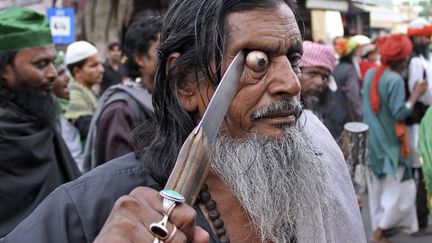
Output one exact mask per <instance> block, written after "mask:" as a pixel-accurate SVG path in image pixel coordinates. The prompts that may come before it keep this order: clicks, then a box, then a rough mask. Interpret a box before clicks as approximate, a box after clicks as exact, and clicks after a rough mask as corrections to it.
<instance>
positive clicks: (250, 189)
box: [210, 126, 334, 243]
mask: <svg viewBox="0 0 432 243" xmlns="http://www.w3.org/2000/svg"><path fill="white" fill-rule="evenodd" d="M221 133H226V132H221ZM213 149H214V150H213V151H214V154H213V156H212V162H211V163H210V166H211V170H212V171H213V172H214V173H215V174H216V175H218V176H219V177H220V178H222V180H223V181H224V182H225V183H226V184H227V185H228V187H229V189H230V190H232V192H233V194H234V195H236V196H237V197H238V199H239V200H240V202H241V204H242V206H243V207H244V209H245V210H246V212H247V213H248V215H249V216H250V218H251V219H252V221H253V223H254V224H255V226H256V228H257V229H258V230H259V235H260V237H261V241H262V242H266V241H273V242H281V243H286V242H290V239H293V238H294V237H295V238H297V239H298V240H300V239H301V241H302V242H315V241H316V239H327V242H329V240H328V239H329V238H331V236H330V235H329V234H331V232H332V229H331V225H333V223H334V222H332V220H333V218H332V211H333V208H334V203H333V202H332V200H331V192H330V191H331V188H330V186H329V180H330V179H329V178H330V174H329V171H328V165H327V164H326V163H325V162H324V161H322V160H321V158H320V156H319V155H317V150H316V149H315V148H314V147H313V145H312V142H311V141H310V140H309V138H307V137H306V135H305V134H304V133H302V132H301V131H300V129H299V128H298V127H297V126H293V127H290V128H286V129H285V134H284V136H283V137H282V138H280V139H272V140H270V139H266V138H264V137H262V136H260V135H257V134H251V135H249V136H248V137H246V138H242V139H233V138H232V137H230V136H229V135H227V134H225V135H219V136H218V137H217V138H216V140H215V142H214V145H213Z"/></svg>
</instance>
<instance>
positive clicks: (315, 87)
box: [300, 67, 331, 96]
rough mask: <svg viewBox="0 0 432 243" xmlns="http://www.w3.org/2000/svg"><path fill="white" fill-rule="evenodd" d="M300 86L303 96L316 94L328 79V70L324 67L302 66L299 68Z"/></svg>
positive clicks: (324, 87) (322, 89)
mask: <svg viewBox="0 0 432 243" xmlns="http://www.w3.org/2000/svg"><path fill="white" fill-rule="evenodd" d="M301 72H302V74H301V78H300V82H301V87H302V95H303V96H318V95H319V94H320V93H322V92H323V91H324V90H325V89H326V88H327V87H328V83H329V81H330V76H331V73H330V70H328V69H327V68H324V67H303V68H302V70H301Z"/></svg>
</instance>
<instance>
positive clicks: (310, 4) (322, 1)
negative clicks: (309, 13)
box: [306, 0, 349, 12]
mask: <svg viewBox="0 0 432 243" xmlns="http://www.w3.org/2000/svg"><path fill="white" fill-rule="evenodd" d="M306 8H308V9H321V10H333V11H339V12H348V9H349V4H348V0H307V1H306Z"/></svg>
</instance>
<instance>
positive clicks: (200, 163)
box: [165, 50, 245, 205]
mask: <svg viewBox="0 0 432 243" xmlns="http://www.w3.org/2000/svg"><path fill="white" fill-rule="evenodd" d="M244 63H245V53H244V51H243V50H242V51H240V52H239V53H238V54H237V55H236V56H235V58H234V59H233V61H232V62H231V64H230V65H229V67H228V69H227V70H226V72H225V74H224V76H223V77H222V79H221V81H220V83H219V85H218V87H217V88H216V91H215V92H214V94H213V97H212V98H211V100H210V102H209V104H208V107H207V109H206V111H205V113H204V115H203V117H202V119H201V121H200V122H199V123H198V126H197V127H196V128H195V129H194V130H193V131H192V133H191V134H190V135H189V136H188V137H187V139H186V140H185V142H184V143H183V145H182V147H181V149H180V151H179V154H178V156H177V160H176V163H175V165H174V169H173V170H172V172H171V174H170V177H169V179H168V181H167V184H166V185H165V189H171V190H174V191H177V192H179V193H181V194H182V195H183V196H184V197H185V199H186V200H185V202H186V203H188V204H189V205H193V204H194V202H195V200H196V197H197V196H198V193H199V190H200V189H201V186H202V184H203V183H204V180H205V178H206V177H207V173H208V170H209V165H208V157H207V154H208V153H209V152H210V151H209V150H210V146H211V144H212V143H213V141H214V140H215V138H216V135H217V133H218V131H219V127H220V125H221V123H222V120H223V119H224V117H225V115H226V113H227V111H228V108H229V106H230V104H231V102H232V100H233V98H234V96H235V94H236V92H237V86H238V83H239V80H240V77H241V75H242V73H243V69H244Z"/></svg>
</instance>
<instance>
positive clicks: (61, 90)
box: [53, 64, 70, 100]
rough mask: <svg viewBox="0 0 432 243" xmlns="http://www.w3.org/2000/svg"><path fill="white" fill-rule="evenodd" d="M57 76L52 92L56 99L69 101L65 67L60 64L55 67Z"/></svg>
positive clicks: (67, 78) (67, 76) (67, 77)
mask: <svg viewBox="0 0 432 243" xmlns="http://www.w3.org/2000/svg"><path fill="white" fill-rule="evenodd" d="M57 73H58V76H57V78H56V80H55V82H54V87H53V92H54V94H55V95H56V96H57V97H60V98H62V99H66V100H68V99H69V80H70V78H69V75H68V74H67V71H66V66H65V65H64V64H60V65H58V66H57Z"/></svg>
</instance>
